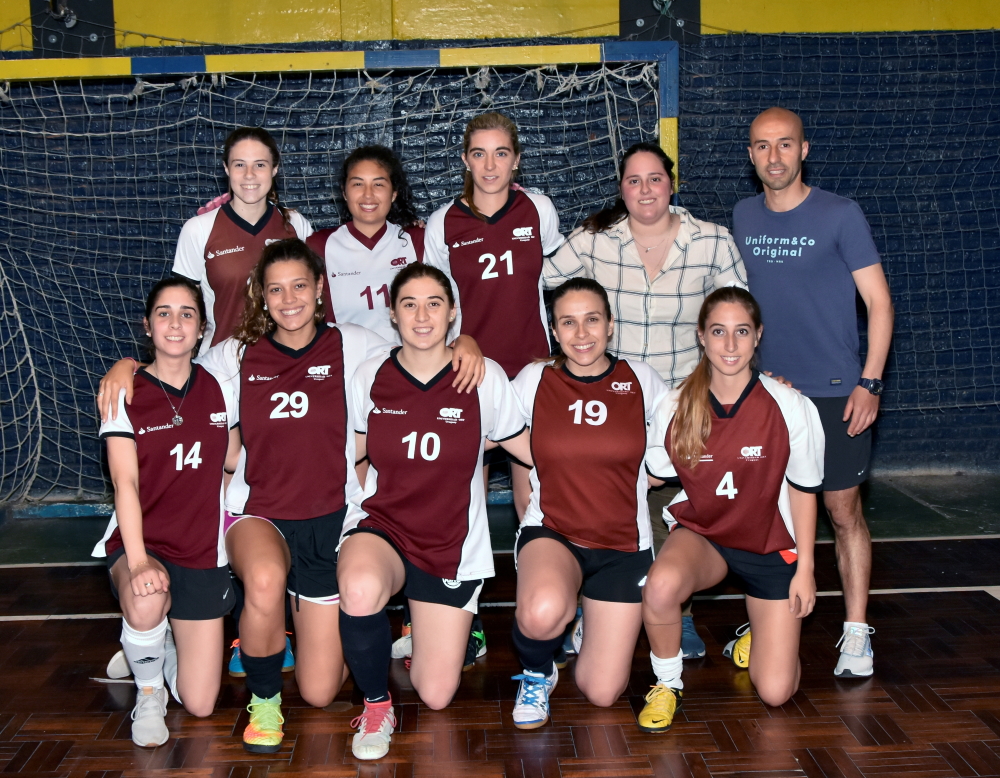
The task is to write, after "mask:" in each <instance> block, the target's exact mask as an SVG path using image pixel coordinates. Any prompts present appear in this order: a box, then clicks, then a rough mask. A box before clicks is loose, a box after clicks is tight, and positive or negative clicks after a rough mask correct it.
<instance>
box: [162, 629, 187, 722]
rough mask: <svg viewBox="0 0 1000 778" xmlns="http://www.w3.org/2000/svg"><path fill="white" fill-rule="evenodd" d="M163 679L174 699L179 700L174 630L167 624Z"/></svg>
mask: <svg viewBox="0 0 1000 778" xmlns="http://www.w3.org/2000/svg"><path fill="white" fill-rule="evenodd" d="M163 679H164V680H165V681H166V682H167V686H169V687H170V693H171V694H172V695H174V699H175V700H177V702H181V696H180V694H179V693H178V692H177V646H176V645H175V644H174V631H173V630H172V629H170V627H169V626H168V627H167V634H166V639H165V641H164V646H163ZM181 704H182V705H183V704H184V703H181Z"/></svg>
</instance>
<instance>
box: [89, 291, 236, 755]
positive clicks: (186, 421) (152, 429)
mask: <svg viewBox="0 0 1000 778" xmlns="http://www.w3.org/2000/svg"><path fill="white" fill-rule="evenodd" d="M143 323H144V325H145V327H146V334H147V335H149V336H150V338H151V340H152V351H153V361H152V363H151V364H150V365H149V366H148V367H146V368H145V369H143V370H140V371H139V373H138V376H137V378H136V381H135V393H134V396H133V399H132V404H131V405H129V406H126V405H125V390H124V389H123V390H121V392H120V393H119V397H118V416H117V419H115V420H113V421H112V420H109V421H107V422H105V423H104V424H103V425H101V437H102V438H103V439H104V441H105V443H106V444H107V449H108V467H109V469H110V471H111V480H112V482H113V484H114V489H115V513H114V515H113V516H112V517H111V523H110V524H109V526H108V531H107V533H105V536H104V538H102V539H101V542H100V543H98V544H97V547H96V548H95V549H94V555H95V556H107V562H108V567H109V570H110V574H111V584H112V587H113V589H114V592H115V596H116V597H117V598H118V600H119V602H120V603H121V608H122V613H123V615H124V619H123V624H122V648H123V650H124V654H125V658H126V660H127V661H128V663H129V665H130V668H131V670H132V672H133V674H134V676H135V682H136V685H137V686H138V687H139V692H138V694H137V697H136V703H135V708H134V709H133V711H132V740H133V741H134V742H135V743H136V745H139V746H158V745H161V744H163V743H165V742H166V741H167V738H168V737H169V733H168V731H167V726H166V724H165V722H164V716H165V715H166V709H167V692H166V688H165V685H164V676H166V681H167V683H169V685H170V687H171V690H172V691H173V693H174V697H175V698H177V700H178V701H179V702H180V701H181V700H183V704H184V706H185V707H186V708H187V710H188V712H189V713H192V714H194V715H195V716H208V715H209V714H211V712H212V709H213V708H214V707H215V700H216V698H217V697H218V695H219V684H220V681H221V674H222V653H223V643H222V617H223V616H224V615H225V614H227V613H228V612H229V611H230V610H232V608H233V604H234V596H233V592H232V587H231V585H230V579H229V569H228V567H227V566H226V554H225V551H224V549H223V547H222V543H221V529H222V516H223V494H224V488H223V485H224V479H225V475H224V473H225V472H226V471H228V472H232V470H233V468H235V466H236V461H237V459H238V457H239V453H240V435H239V431H238V430H236V429H232V428H234V427H235V425H236V423H237V419H236V403H235V399H234V397H233V392H232V389H231V388H230V386H229V382H228V381H227V382H223V383H220V382H219V381H217V380H216V379H215V378H214V377H213V376H212V375H211V374H210V373H209V372H208V371H206V370H204V369H203V368H200V367H197V366H194V365H192V364H191V357H192V356H193V354H194V353H195V351H196V350H197V349H198V344H199V342H200V340H201V338H202V335H203V334H204V332H205V302H204V300H203V299H202V296H201V291H200V290H199V289H198V287H197V286H195V285H194V284H193V283H191V282H190V281H188V280H186V279H180V278H170V279H165V280H163V281H160V282H159V283H158V284H156V286H154V287H153V290H152V291H151V292H150V294H149V298H148V299H147V301H146V318H145V320H144V321H143ZM168 617H169V619H170V623H169V625H168V623H167V619H168ZM171 629H172V639H171V635H170V631H171ZM175 643H176V647H175Z"/></svg>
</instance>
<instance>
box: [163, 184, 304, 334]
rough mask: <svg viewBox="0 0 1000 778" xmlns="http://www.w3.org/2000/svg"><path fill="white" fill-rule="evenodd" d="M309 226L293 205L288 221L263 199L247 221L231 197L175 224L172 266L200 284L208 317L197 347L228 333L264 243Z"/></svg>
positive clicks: (235, 321)
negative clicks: (261, 210) (254, 218)
mask: <svg viewBox="0 0 1000 778" xmlns="http://www.w3.org/2000/svg"><path fill="white" fill-rule="evenodd" d="M311 233H312V227H310V226H309V222H308V221H306V220H305V219H304V218H303V217H302V216H301V215H299V214H298V213H296V212H295V211H291V212H290V213H289V219H288V223H287V224H286V223H285V220H284V219H283V218H282V216H281V211H279V210H278V209H277V208H275V207H274V206H273V205H271V204H270V203H268V206H267V212H266V213H265V214H264V215H263V216H262V217H261V218H260V221H258V222H257V223H256V224H250V223H249V222H247V221H246V220H245V219H243V218H242V217H241V216H240V215H239V214H237V213H236V211H235V210H233V206H232V204H231V203H226V204H225V205H223V206H222V207H221V208H219V209H217V210H214V211H209V212H208V213H205V214H202V215H200V216H196V217H194V218H193V219H189V220H188V221H187V222H186V223H185V224H184V228H183V229H182V230H181V236H180V238H179V239H178V241H177V253H176V254H175V255H174V267H173V272H174V273H176V274H177V275H181V276H184V277H185V278H190V279H191V280H192V281H194V282H195V283H196V284H199V285H200V286H201V291H202V294H203V295H204V296H205V308H206V313H207V314H208V317H207V318H208V320H207V324H206V327H205V339H204V341H203V342H202V347H201V353H202V354H204V353H205V352H206V351H207V350H208V349H209V348H210V347H211V346H214V345H215V344H216V343H220V342H221V341H223V340H225V339H226V338H228V337H230V336H231V335H232V334H233V331H234V330H235V329H236V326H237V325H238V324H239V323H240V319H241V317H242V316H243V307H244V305H245V304H246V289H247V280H248V279H249V278H250V272H251V271H252V270H253V267H254V265H256V264H257V260H258V259H260V253H261V251H263V250H264V246H266V245H267V244H268V243H274V241H276V240H283V239H284V238H294V237H295V236H296V234H297V235H298V236H299V237H301V238H302V239H305V238H306V237H307V236H308V235H310V234H311Z"/></svg>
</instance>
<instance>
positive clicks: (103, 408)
mask: <svg viewBox="0 0 1000 778" xmlns="http://www.w3.org/2000/svg"><path fill="white" fill-rule="evenodd" d="M138 364H139V363H138V362H136V361H135V360H134V359H119V360H118V361H117V362H115V364H114V365H113V366H112V368H111V369H110V370H109V371H108V372H107V373H106V374H105V376H104V378H102V379H101V385H100V387H99V388H98V390H97V410H98V411H99V412H100V414H101V422H102V423H103V422H105V421H107V420H108V418H109V417H110V418H112V419H117V418H118V395H119V394H120V392H121V390H122V389H123V388H124V389H125V402H126V403H128V404H129V405H131V404H132V389H133V387H134V386H135V371H136V369H137V366H138Z"/></svg>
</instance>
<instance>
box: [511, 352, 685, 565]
mask: <svg viewBox="0 0 1000 778" xmlns="http://www.w3.org/2000/svg"><path fill="white" fill-rule="evenodd" d="M513 387H514V393H515V394H516V395H517V399H518V400H519V401H520V403H521V409H522V411H523V412H524V414H525V417H526V419H527V422H528V425H529V426H530V427H531V456H532V458H533V459H534V461H535V466H534V468H533V469H532V471H531V501H530V502H529V503H528V508H527V510H526V511H525V513H524V521H523V522H522V526H546V527H548V528H549V529H551V530H554V531H555V532H558V533H559V534H560V535H562V536H564V537H565V538H567V539H568V540H569V541H571V542H572V543H576V544H577V545H580V546H585V547H587V548H613V549H617V550H618V551H643V550H645V549H647V548H649V547H650V544H651V540H652V529H651V527H650V523H649V505H648V504H647V502H646V492H647V490H648V489H649V483H648V481H647V479H646V470H645V468H644V467H643V460H644V458H645V456H646V439H647V429H646V425H647V423H648V422H649V421H650V420H651V419H652V418H653V412H654V411H655V409H656V407H657V405H658V404H659V402H660V400H661V399H662V398H663V396H664V395H666V393H667V388H666V385H665V384H664V383H663V379H662V378H660V376H659V375H658V374H657V372H656V371H655V370H653V368H651V367H650V366H649V365H647V364H646V363H645V362H638V361H631V360H626V359H615V358H614V357H611V365H610V366H609V367H608V369H607V370H606V371H605V372H604V373H602V374H601V375H597V376H575V375H573V374H572V373H570V372H569V371H568V370H566V368H565V367H558V368H557V367H554V366H553V365H552V364H551V363H548V364H546V363H541V362H536V363H534V364H531V365H528V366H527V367H526V368H524V370H522V371H521V372H520V373H519V374H518V376H517V378H515V379H514V382H513Z"/></svg>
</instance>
